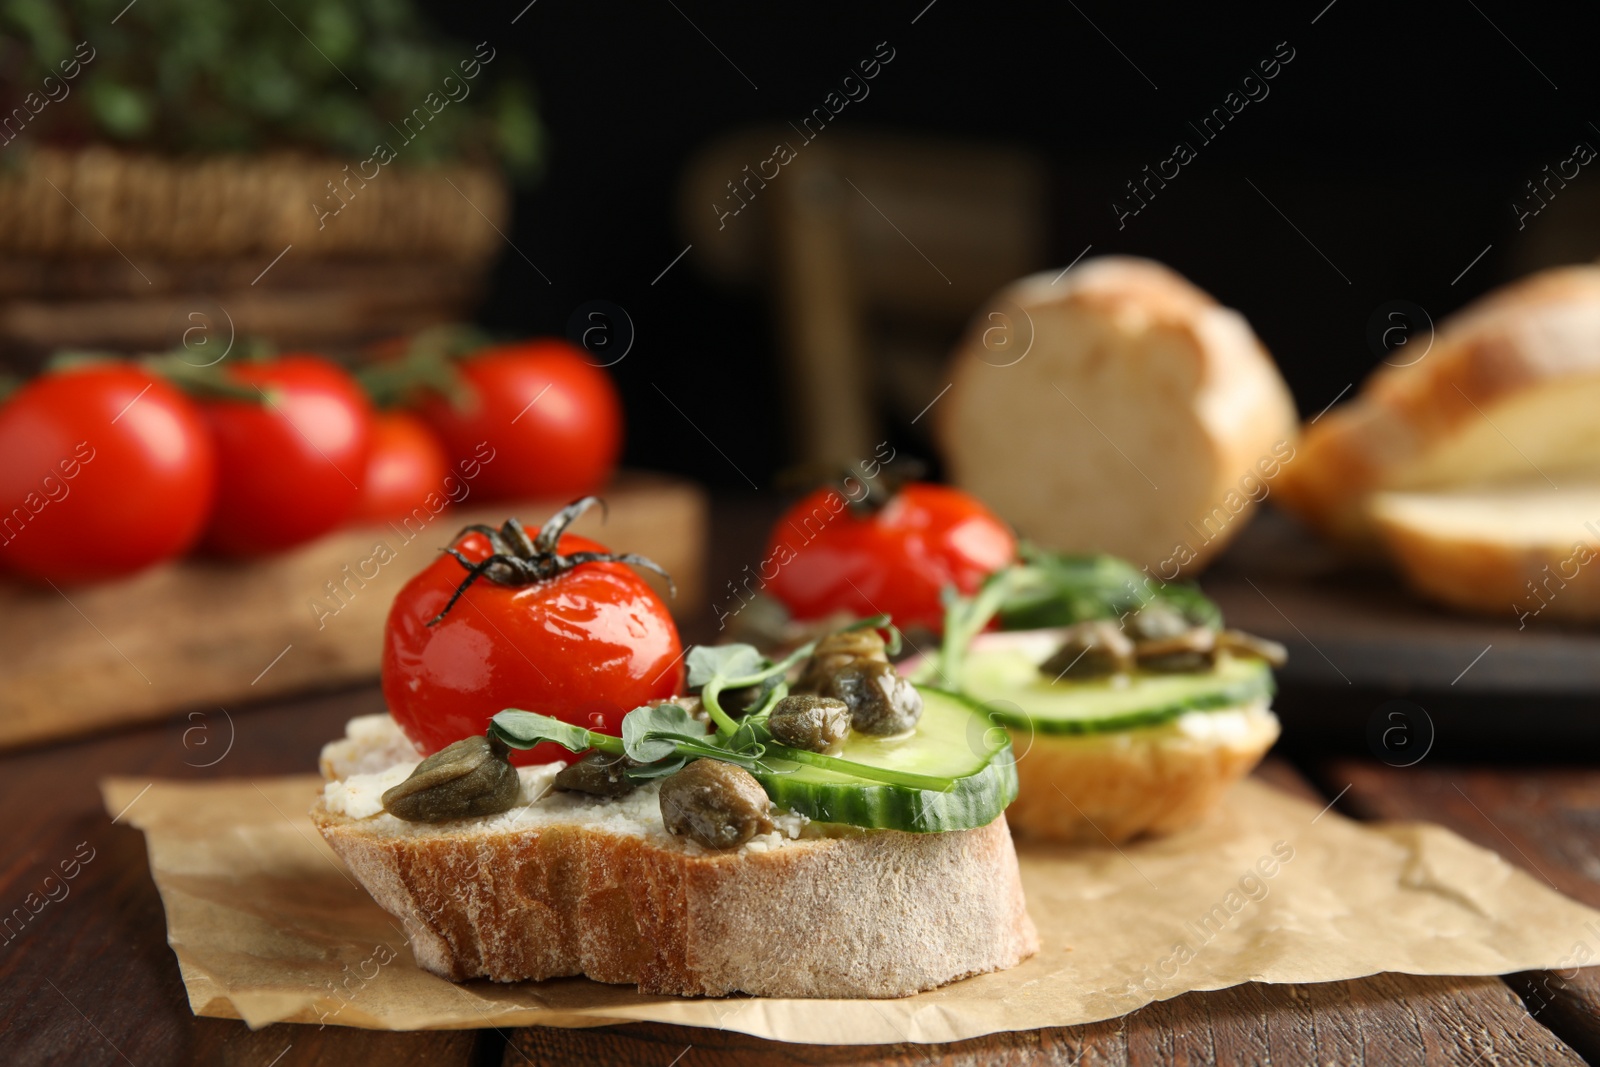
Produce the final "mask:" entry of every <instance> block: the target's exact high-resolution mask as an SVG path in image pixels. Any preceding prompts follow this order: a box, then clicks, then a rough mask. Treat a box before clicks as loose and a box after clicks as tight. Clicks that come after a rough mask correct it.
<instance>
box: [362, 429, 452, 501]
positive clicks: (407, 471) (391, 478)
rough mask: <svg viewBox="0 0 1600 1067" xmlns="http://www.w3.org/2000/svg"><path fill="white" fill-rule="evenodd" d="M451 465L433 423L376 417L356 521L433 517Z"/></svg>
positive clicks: (444, 490) (443, 492)
mask: <svg viewBox="0 0 1600 1067" xmlns="http://www.w3.org/2000/svg"><path fill="white" fill-rule="evenodd" d="M449 474H450V461H449V459H447V458H446V457H445V451H444V445H443V444H442V443H441V442H440V441H439V437H438V435H437V434H435V433H434V432H433V430H431V429H429V427H428V424H427V423H425V422H423V421H422V420H421V419H419V418H418V417H417V416H415V415H413V414H411V413H410V412H406V411H380V412H378V413H377V414H375V415H374V416H373V417H372V449H371V452H370V453H369V454H368V456H367V474H366V480H365V482H363V484H362V487H361V499H360V501H359V502H358V503H357V504H356V510H355V513H354V514H353V515H351V518H352V519H353V520H355V521H358V522H387V521H389V520H390V519H401V518H404V517H406V516H407V515H411V514H413V513H414V512H415V511H416V510H417V509H418V508H421V509H423V510H424V511H428V512H431V511H432V510H435V509H430V508H428V505H427V501H428V498H429V497H430V496H432V497H435V498H436V499H435V504H436V505H437V502H438V499H442V498H443V497H444V495H445V492H446V488H447V487H446V478H447V477H448V476H449Z"/></svg>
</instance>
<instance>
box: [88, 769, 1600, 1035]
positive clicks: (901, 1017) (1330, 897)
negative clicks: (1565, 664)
mask: <svg viewBox="0 0 1600 1067" xmlns="http://www.w3.org/2000/svg"><path fill="white" fill-rule="evenodd" d="M147 785H148V786H149V789H148V791H146V792H144V793H143V795H140V791H141V790H145V789H146V786H147ZM320 788H321V780H320V779H318V778H317V777H316V776H313V775H307V776H300V777H293V778H275V779H265V780H260V781H244V780H230V781H223V782H215V783H208V784H192V783H177V782H165V781H157V782H155V783H154V784H153V785H151V783H149V781H148V780H147V779H108V780H106V781H105V782H103V783H102V785H101V790H102V794H103V796H104V799H105V803H106V808H107V811H108V812H109V813H117V812H121V811H122V810H123V809H124V808H127V809H128V810H127V813H126V815H125V816H124V818H125V820H127V821H130V822H132V823H133V824H134V825H136V826H138V827H139V828H140V829H142V830H143V831H144V832H145V835H146V840H147V842H148V845H149V854H150V871H151V874H152V875H153V876H154V878H155V882H156V886H157V888H158V889H159V890H160V892H161V898H162V900H163V902H164V903H165V906H166V913H167V940H168V942H169V943H170V944H171V945H172V948H173V951H174V952H176V953H177V956H178V962H179V966H180V968H181V969H182V973H183V980H184V984H185V986H186V987H187V989H188V993H189V1004H190V1007H191V1008H193V1010H194V1012H195V1014H197V1015H215V1016H223V1017H228V1018H240V1019H243V1020H244V1021H245V1022H246V1023H248V1024H249V1025H250V1026H252V1027H260V1026H265V1025H267V1024H268V1023H274V1022H280V1021H291V1022H302V1023H320V1024H324V1025H341V1026H358V1027H368V1028H374V1029H392V1030H413V1029H425V1028H475V1027H483V1026H499V1027H506V1026H521V1025H529V1024H537V1025H544V1026H599V1025H604V1024H608V1023H618V1022H628V1021H656V1022H668V1023H679V1024H685V1025H691V1026H709V1027H720V1028H726V1029H730V1030H737V1031H742V1032H744V1033H748V1034H754V1035H757V1036H760V1037H767V1038H773V1039H776V1040H781V1041H795V1042H812V1043H830V1044H877V1043H885V1042H896V1041H916V1042H939V1041H955V1040H960V1039H963V1038H970V1037H977V1036H980V1035H982V1034H987V1033H992V1032H995V1031H998V1030H1024V1029H1033V1028H1036V1027H1043V1026H1062V1025H1069V1024H1073V1023H1085V1022H1092V1021H1095V1020H1099V1019H1107V1018H1112V1017H1115V1016H1118V1015H1122V1014H1124V1013H1126V1012H1130V1011H1133V1010H1134V1009H1136V1008H1139V1007H1141V1006H1143V1005H1145V1004H1147V1003H1150V1002H1151V1001H1153V1000H1162V999H1166V998H1168V997H1174V996H1177V995H1178V994H1180V993H1184V992H1187V991H1189V990H1194V989H1219V988H1223V987H1226V986H1231V985H1237V984H1239V983H1241V982H1248V981H1261V982H1327V981H1335V980H1340V979H1348V978H1358V977H1362V976H1364V975H1369V974H1374V973H1377V972H1379V971H1400V972H1405V973H1408V974H1444V975H1477V974H1500V973H1506V972H1511V971H1520V970H1528V969H1535V968H1552V967H1558V966H1571V963H1570V962H1569V960H1570V954H1571V952H1572V950H1573V946H1574V944H1575V943H1576V942H1578V941H1579V940H1581V939H1584V938H1589V937H1593V936H1595V935H1600V912H1596V911H1593V910H1591V909H1589V908H1586V907H1583V906H1582V905H1580V904H1577V903H1574V902H1573V901H1571V900H1568V899H1567V898H1565V897H1563V896H1561V895H1559V894H1558V893H1556V892H1555V891H1554V890H1552V889H1550V888H1549V887H1548V886H1547V885H1545V884H1544V883H1543V882H1540V881H1538V880H1536V879H1535V878H1533V877H1531V876H1529V875H1526V874H1524V873H1522V872H1521V871H1520V870H1518V869H1516V868H1513V867H1512V866H1510V865H1509V864H1507V863H1506V862H1505V861H1503V860H1501V859H1500V857H1499V856H1497V855H1496V854H1494V853H1492V852H1488V851H1485V850H1483V849H1480V848H1477V847H1476V846H1474V845H1471V844H1468V843H1467V842H1466V841H1464V840H1462V839H1461V838H1459V837H1457V836H1455V835H1454V834H1452V833H1450V832H1449V831H1447V830H1444V829H1442V828H1440V827H1436V826H1429V825H1424V824H1412V823H1394V824H1380V825H1364V824H1358V823H1355V822H1352V821H1350V820H1348V819H1345V818H1343V817H1341V816H1340V815H1339V814H1338V813H1336V812H1334V811H1331V810H1325V811H1323V812H1321V813H1320V814H1319V812H1318V810H1317V808H1316V807H1315V806H1312V805H1309V804H1306V803H1304V802H1302V801H1299V800H1296V799H1294V798H1291V797H1289V796H1286V795H1284V794H1283V793H1281V792H1278V791H1276V790H1274V789H1272V788H1270V787H1268V786H1266V785H1263V784H1261V783H1260V782H1256V781H1250V780H1247V781H1245V782H1242V783H1240V785H1239V786H1238V787H1236V788H1235V789H1234V790H1233V792H1232V793H1231V794H1230V795H1229V797H1228V798H1227V800H1226V801H1225V803H1224V804H1223V807H1222V809H1221V810H1220V811H1219V812H1218V813H1217V814H1216V815H1215V816H1214V817H1213V818H1212V819H1211V820H1209V821H1208V822H1207V823H1206V824H1205V825H1203V826H1201V827H1199V828H1197V829H1195V830H1193V831H1190V832H1188V833H1185V834H1182V835H1179V836H1177V837H1173V838H1168V839H1166V840H1162V841H1155V842H1149V843H1143V844H1136V845H1127V846H1124V847H1122V848H1121V849H1120V850H1118V849H1113V848H1110V847H1107V848H1104V849H1089V850H1081V849H1080V850H1074V851H1069V850H1065V849H1049V848H1026V849H1019V854H1020V860H1021V865H1022V877H1023V884H1024V888H1025V890H1026V892H1027V896H1028V910H1029V912H1030V913H1031V914H1032V916H1033V919H1034V922H1035V923H1036V924H1037V925H1038V927H1039V934H1040V938H1041V941H1042V943H1043V948H1042V950H1041V951H1040V953H1039V954H1038V955H1037V956H1035V957H1033V958H1032V959H1030V960H1028V961H1026V962H1025V963H1023V964H1022V965H1021V966H1019V967H1015V968H1013V969H1011V970H1009V971H1003V972H1001V973H999V974H992V975H981V976H979V977H976V978H970V979H967V980H966V981H963V982H957V983H955V984H953V985H949V986H945V987H944V988H942V989H938V990H934V991H932V992H929V993H923V994H920V995H918V996H914V997H908V998H905V999H903V1000H843V1001H822V1000H776V999H759V998H753V997H733V998H724V999H687V998H676V997H654V996H642V995H640V994H639V993H638V992H636V991H635V990H634V989H633V988H632V987H628V986H607V985H601V984H599V983H595V982H590V981H588V980H586V979H579V978H575V979H559V980H554V981H547V982H523V983H518V984H515V985H497V984H495V983H492V982H487V981H477V982H469V983H466V984H461V985H457V984H454V983H451V982H447V981H445V980H443V979H440V978H436V977H434V976H433V975H431V974H428V973H427V972H425V971H422V970H420V969H419V968H418V967H417V966H416V965H415V964H414V963H413V962H412V959H411V954H410V951H409V950H408V949H407V947H406V944H405V938H404V934H403V933H402V931H401V929H400V925H399V923H398V922H396V921H394V920H392V919H391V918H390V917H389V916H388V915H387V914H386V913H385V912H383V911H382V910H381V909H380V908H379V907H378V906H377V905H376V904H374V903H373V902H372V900H371V898H370V897H368V896H367V894H366V892H365V891H364V890H362V889H361V888H360V886H359V885H357V884H356V883H355V882H353V881H352V880H351V879H350V878H349V876H348V875H347V874H346V873H345V871H344V869H343V867H342V866H341V865H340V863H339V860H338V859H337V858H336V857H335V856H334V854H333V852H332V851H330V850H329V849H328V848H327V846H326V845H325V844H324V843H323V841H322V839H321V837H320V836H319V835H318V833H317V832H316V830H315V829H314V828H313V826H312V825H311V821H310V819H309V818H307V816H306V814H305V812H306V810H307V809H308V808H309V807H310V805H311V802H312V800H313V798H314V797H315V796H316V794H317V792H318V791H319V790H320ZM130 804H131V805H132V806H131V807H129V805H130ZM1586 927H1587V930H1586V929H1585V928H1586Z"/></svg>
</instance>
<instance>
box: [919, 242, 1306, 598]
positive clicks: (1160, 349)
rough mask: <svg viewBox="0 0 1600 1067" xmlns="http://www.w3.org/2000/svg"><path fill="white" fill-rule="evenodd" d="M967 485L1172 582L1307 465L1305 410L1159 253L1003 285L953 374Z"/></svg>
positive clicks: (1073, 543) (1243, 335)
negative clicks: (1300, 463)
mask: <svg viewBox="0 0 1600 1067" xmlns="http://www.w3.org/2000/svg"><path fill="white" fill-rule="evenodd" d="M951 380H952V382H953V385H952V388H951V390H950V396H949V398H948V399H946V400H944V401H943V402H941V403H940V404H939V406H938V407H937V409H936V412H935V414H936V417H937V419H938V422H937V431H936V433H937V437H938V439H939V442H940V446H941V451H942V453H943V455H944V457H945V460H946V462H947V463H948V465H949V469H950V473H951V476H952V478H953V480H954V481H955V482H956V484H958V485H960V486H961V487H963V488H965V489H968V490H970V491H972V492H973V493H975V494H976V495H977V496H978V497H980V498H981V499H983V500H984V501H985V502H986V503H987V504H989V506H990V507H992V508H994V510H995V511H996V512H997V513H999V514H1000V515H1001V516H1002V517H1003V518H1005V519H1007V520H1008V521H1010V522H1012V523H1014V524H1015V525H1016V527H1017V529H1018V531H1019V532H1020V533H1021V534H1022V535H1023V536H1024V537H1027V538H1029V539H1031V540H1033V541H1035V542H1037V543H1039V544H1041V545H1044V546H1046V547H1049V548H1053V549H1057V550H1060V551H1066V552H1111V553H1114V554H1116V555H1119V556H1123V557H1124V558H1127V559H1130V560H1132V561H1134V562H1135V563H1137V564H1139V565H1141V566H1145V565H1148V566H1150V567H1151V569H1152V570H1153V571H1155V572H1157V573H1159V574H1160V575H1161V577H1163V578H1166V579H1171V578H1174V577H1176V576H1177V575H1178V573H1179V572H1180V571H1181V572H1183V573H1188V574H1192V573H1194V572H1196V571H1198V570H1199V569H1200V568H1201V567H1203V566H1204V565H1205V563H1206V561H1207V560H1208V559H1210V558H1211V557H1212V556H1213V555H1215V554H1216V553H1217V552H1218V551H1219V550H1220V549H1221V548H1222V547H1223V546H1224V545H1225V544H1227V542H1228V541H1229V540H1230V539H1231V538H1232V537H1233V536H1234V535H1235V534H1236V533H1238V531H1239V530H1240V529H1241V528H1242V527H1243V526H1244V524H1245V522H1246V521H1247V518H1248V513H1249V511H1250V510H1251V508H1252V507H1253V505H1254V504H1255V503H1256V502H1258V501H1259V500H1260V499H1262V498H1264V497H1265V496H1266V495H1268V494H1269V493H1270V492H1271V491H1272V484H1273V479H1274V478H1275V477H1276V476H1277V474H1278V472H1279V470H1280V469H1282V468H1283V467H1284V465H1285V464H1286V463H1287V461H1288V460H1289V459H1292V458H1293V456H1294V446H1293V440H1294V434H1295V424H1296V419H1295V410H1294V402H1293V401H1292V400H1291V398H1290V396H1289V391H1288V388H1287V387H1286V386H1285V385H1284V383H1283V379H1282V378H1281V377H1280V376H1279V374H1278V370H1277V367H1276V366H1275V365H1274V364H1273V362H1272V357H1271V356H1269V355H1268V354H1267V352H1266V350H1265V349H1264V348H1263V347H1262V346H1261V343H1260V342H1259V341H1258V340H1257V339H1256V336H1255V334H1254V333H1253V332H1251V329H1250V326H1249V324H1248V323H1246V322H1245V320H1244V317H1243V316H1241V315H1240V314H1239V313H1238V312H1236V311H1232V310H1230V309H1228V308H1225V307H1222V306H1221V305H1219V304H1218V303H1217V302H1216V301H1215V300H1213V299H1212V298H1211V297H1210V296H1209V295H1207V294H1206V293H1204V292H1202V291H1201V290H1199V289H1197V288H1196V287H1195V286H1193V285H1191V284H1190V283H1189V282H1188V281H1186V280H1185V279H1184V278H1182V277H1181V276H1180V275H1178V274H1176V273H1174V272H1173V271H1171V270H1169V269H1168V268H1166V267H1164V266H1161V265H1160V264H1158V263H1154V262H1151V261H1149V260H1143V259H1132V258H1127V257H1121V256H1107V257H1102V258H1098V259H1090V260H1085V261H1084V262H1082V263H1080V264H1078V265H1077V266H1075V267H1073V268H1072V269H1071V270H1070V271H1068V272H1067V273H1066V274H1065V275H1052V274H1049V273H1045V274H1037V275H1034V276H1032V277H1029V278H1024V279H1022V280H1021V281H1018V282H1015V283H1013V284H1012V285H1010V286H1008V287H1007V288H1005V289H1003V290H1001V292H1000V293H998V294H997V295H996V296H995V297H994V298H993V300H992V301H991V302H990V304H989V306H988V307H987V308H985V309H984V311H983V312H982V313H981V314H980V315H979V316H978V317H977V319H976V320H975V321H974V323H973V326H972V329H971V330H970V331H969V333H968V336H967V338H966V340H965V341H964V342H963V343H962V344H961V345H960V347H958V349H957V350H956V354H955V357H954V361H953V363H952V366H951Z"/></svg>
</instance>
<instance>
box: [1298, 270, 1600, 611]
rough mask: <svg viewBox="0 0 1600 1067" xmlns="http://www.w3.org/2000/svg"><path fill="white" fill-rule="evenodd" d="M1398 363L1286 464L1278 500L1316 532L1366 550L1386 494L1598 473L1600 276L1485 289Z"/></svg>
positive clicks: (1311, 434) (1322, 422)
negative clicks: (1420, 349)
mask: <svg viewBox="0 0 1600 1067" xmlns="http://www.w3.org/2000/svg"><path fill="white" fill-rule="evenodd" d="M1418 343H1420V342H1418ZM1407 359H1408V362H1407V363H1406V364H1405V365H1398V364H1392V365H1388V366H1384V367H1380V368H1379V369H1378V370H1377V371H1376V372H1375V373H1374V374H1373V375H1372V376H1371V377H1370V378H1369V379H1367V382H1366V384H1365V385H1364V386H1363V387H1362V392H1361V395H1359V396H1358V397H1356V398H1355V399H1354V400H1352V401H1349V402H1348V403H1345V404H1343V405H1341V406H1339V407H1337V408H1335V409H1333V410H1332V411H1330V412H1328V413H1327V414H1326V415H1324V416H1322V417H1321V418H1320V419H1319V420H1317V422H1316V424H1315V425H1313V426H1311V427H1310V428H1309V429H1307V431H1306V432H1305V435H1304V436H1303V438H1302V439H1301V444H1300V457H1299V458H1298V459H1297V460H1296V461H1295V462H1294V463H1293V464H1292V465H1290V466H1289V467H1287V468H1286V473H1285V477H1284V480H1283V484H1282V486H1281V487H1280V488H1281V489H1282V495H1281V497H1280V500H1281V502H1282V503H1284V504H1285V505H1286V506H1287V507H1289V509H1290V510H1291V511H1293V512H1295V513H1296V514H1298V515H1300V516H1301V517H1302V518H1304V519H1305V520H1306V521H1308V522H1309V523H1310V524H1311V525H1312V526H1314V527H1316V528H1317V529H1319V530H1320V531H1322V532H1323V533H1324V534H1326V535H1328V536H1329V537H1331V538H1333V539H1335V540H1336V541H1340V542H1343V543H1345V544H1347V545H1349V546H1351V547H1353V548H1357V549H1361V550H1367V551H1370V550H1371V549H1372V548H1373V547H1375V545H1376V537H1375V531H1374V529H1373V526H1372V519H1373V517H1374V513H1373V512H1372V511H1371V510H1370V509H1369V508H1368V507H1367V504H1368V500H1369V498H1370V496H1371V494H1373V493H1375V492H1379V491H1383V490H1441V489H1454V488H1462V487H1466V486H1478V485H1487V484H1492V483H1495V482H1500V481H1506V480H1509V479H1513V478H1533V477H1539V476H1540V474H1541V472H1542V474H1543V475H1544V476H1546V477H1550V478H1553V479H1554V480H1555V482H1556V483H1557V484H1560V483H1561V482H1562V481H1563V480H1564V478H1565V477H1569V476H1571V475H1572V474H1573V472H1579V473H1581V474H1586V475H1587V476H1589V477H1591V478H1593V477H1596V476H1600V419H1596V418H1595V414H1594V413H1595V412H1596V411H1600V267H1593V266H1576V267H1561V268H1558V269H1555V270H1548V271H1544V272H1542V273H1540V274H1536V275H1533V276H1532V277H1530V278H1527V279H1525V280H1523V281H1521V282H1518V283H1516V284H1515V285H1510V286H1507V287H1505V288H1504V289H1501V290H1499V291H1497V292H1495V293H1492V294H1490V295H1489V296H1487V297H1485V298H1483V299H1482V300H1480V301H1478V302H1477V303H1476V304H1473V305H1471V306H1470V307H1468V308H1466V309H1464V310H1463V311H1461V312H1460V313H1458V314H1456V315H1454V316H1452V317H1451V318H1450V319H1448V320H1446V321H1445V322H1443V323H1441V324H1440V326H1439V328H1438V331H1437V333H1436V336H1435V337H1434V339H1433V344H1432V347H1431V348H1429V349H1426V350H1424V353H1423V354H1421V355H1420V356H1408V357H1407ZM1463 595H1470V594H1463ZM1502 606H1503V605H1502Z"/></svg>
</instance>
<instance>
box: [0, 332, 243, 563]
mask: <svg viewBox="0 0 1600 1067" xmlns="http://www.w3.org/2000/svg"><path fill="white" fill-rule="evenodd" d="M215 482H216V456H215V450H214V449H213V447H212V442H211V438H210V435H209V434H208V433H207V432H206V426H205V423H204V422H203V421H202V420H201V417H200V415H199V414H198V412H196V411H195V409H194V407H193V405H192V404H190V402H189V400H188V399H187V398H186V397H184V396H183V394H182V393H180V392H179V391H178V390H177V389H175V388H173V387H172V386H171V385H169V384H168V383H167V382H165V381H163V380H162V379H161V378H158V377H156V376H154V375H152V374H150V373H149V372H148V371H146V370H143V369H141V368H139V367H135V366H131V365H128V364H125V363H115V362H105V363H91V364H86V365H82V366H77V367H73V368H71V369H66V370H61V371H52V372H49V373H46V374H44V375H42V376H41V377H39V378H36V379H34V380H33V381H32V382H29V383H28V384H26V385H24V386H22V387H21V388H20V389H19V390H17V392H15V393H13V394H12V395H11V396H10V397H9V398H8V399H7V400H6V401H5V402H4V403H3V404H0V507H4V508H5V509H6V510H5V512H4V514H3V515H0V565H3V566H4V567H5V568H6V569H8V570H10V571H12V572H14V573H16V574H19V575H22V576H24V577H27V578H31V579H33V580H35V581H41V582H52V583H57V584H61V585H67V584H78V583H84V582H97V581H105V580H107V579H111V578H120V577H123V576H125V575H129V574H133V573H134V572H136V571H139V570H142V569H144V568H145V567H148V566H150V565H151V564H154V563H159V562H161V561H162V560H166V559H171V558H172V557H174V556H178V555H181V554H182V553H183V552H184V551H185V550H187V549H188V548H189V547H190V546H191V545H193V544H194V542H195V539H196V538H197V537H198V536H199V534H200V531H201V529H202V528H203V526H204V524H205V521H206V516H207V515H208V513H209V511H210V508H211V503H212V498H213V493H214V491H215Z"/></svg>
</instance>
